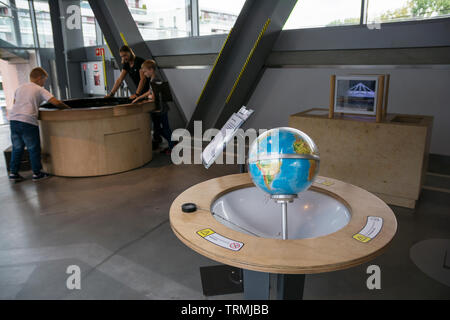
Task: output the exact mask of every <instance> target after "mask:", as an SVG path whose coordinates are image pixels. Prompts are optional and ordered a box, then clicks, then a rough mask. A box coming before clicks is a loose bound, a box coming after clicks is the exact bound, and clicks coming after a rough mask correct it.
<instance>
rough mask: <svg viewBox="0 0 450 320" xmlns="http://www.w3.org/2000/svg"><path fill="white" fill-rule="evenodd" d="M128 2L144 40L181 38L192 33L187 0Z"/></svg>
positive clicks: (140, 0) (128, 0)
mask: <svg viewBox="0 0 450 320" xmlns="http://www.w3.org/2000/svg"><path fill="white" fill-rule="evenodd" d="M126 2H127V4H128V8H129V9H130V13H131V15H132V16H133V19H134V21H136V25H137V27H138V29H139V31H140V32H141V35H142V38H143V39H144V40H158V39H170V38H181V37H189V36H190V35H191V34H192V33H191V20H190V14H189V7H188V6H187V5H186V1H185V0H170V1H167V0H134V1H133V0H127V1H126ZM172 22H173V23H172Z"/></svg>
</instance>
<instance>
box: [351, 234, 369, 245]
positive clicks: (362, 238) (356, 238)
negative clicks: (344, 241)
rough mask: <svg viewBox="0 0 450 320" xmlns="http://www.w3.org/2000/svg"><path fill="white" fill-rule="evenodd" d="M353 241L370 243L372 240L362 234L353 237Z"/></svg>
mask: <svg viewBox="0 0 450 320" xmlns="http://www.w3.org/2000/svg"><path fill="white" fill-rule="evenodd" d="M353 239H355V240H358V241H361V242H364V243H366V242H369V241H370V240H372V239H371V238H369V237H366V236H363V235H362V234H359V233H358V234H355V235H354V236H353Z"/></svg>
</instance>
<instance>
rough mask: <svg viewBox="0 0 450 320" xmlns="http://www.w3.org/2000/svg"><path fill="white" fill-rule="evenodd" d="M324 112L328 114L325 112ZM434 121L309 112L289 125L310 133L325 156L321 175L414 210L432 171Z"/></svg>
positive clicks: (293, 117)
mask: <svg viewBox="0 0 450 320" xmlns="http://www.w3.org/2000/svg"><path fill="white" fill-rule="evenodd" d="M322 110H323V111H322ZM432 124H433V117H430V116H422V115H399V114H389V115H387V117H386V119H385V120H383V121H382V122H380V123H376V122H375V119H373V120H372V119H368V118H364V117H358V116H343V117H341V116H339V115H336V116H335V117H334V119H328V109H310V110H307V111H305V112H301V113H298V114H295V115H292V116H290V118H289V126H290V127H293V128H296V129H299V130H301V131H303V132H305V133H306V134H308V135H309V136H310V137H311V138H312V139H313V140H314V142H315V143H316V144H317V146H318V148H319V152H320V174H321V175H325V176H327V177H331V178H335V179H339V180H342V181H345V182H348V183H351V184H354V185H357V186H359V187H362V188H364V189H366V190H368V191H370V192H373V193H375V194H376V195H377V196H379V197H380V198H381V199H383V200H384V201H385V202H387V203H389V204H392V205H397V206H402V207H407V208H414V207H415V204H416V201H417V200H418V199H419V195H420V190H421V187H422V184H423V180H424V176H425V173H426V168H427V159H428V153H429V148H430V140H431V128H432Z"/></svg>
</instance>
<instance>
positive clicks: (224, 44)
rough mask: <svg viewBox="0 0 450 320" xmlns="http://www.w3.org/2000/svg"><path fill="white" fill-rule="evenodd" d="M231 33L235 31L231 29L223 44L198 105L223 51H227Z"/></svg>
mask: <svg viewBox="0 0 450 320" xmlns="http://www.w3.org/2000/svg"><path fill="white" fill-rule="evenodd" d="M231 32H233V29H231V30H230V32H229V33H228V36H227V38H226V39H225V42H224V43H223V45H222V48H221V49H220V51H219V54H218V55H217V58H216V61H215V62H214V64H213V67H212V70H211V73H210V74H209V76H208V79H207V80H206V82H205V85H204V86H203V90H202V92H201V93H200V96H199V97H198V99H197V105H198V103H199V102H200V99H201V98H202V96H203V93H204V92H205V89H206V86H207V85H208V82H209V80H210V79H211V77H212V74H213V72H214V69H215V68H216V65H217V63H218V62H219V59H220V57H221V55H222V51H223V49H225V46H226V44H227V42H228V39H229V38H230V35H231Z"/></svg>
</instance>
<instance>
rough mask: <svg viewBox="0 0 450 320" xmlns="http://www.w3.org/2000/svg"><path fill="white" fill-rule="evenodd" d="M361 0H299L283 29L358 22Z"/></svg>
mask: <svg viewBox="0 0 450 320" xmlns="http://www.w3.org/2000/svg"><path fill="white" fill-rule="evenodd" d="M361 3H362V1H361V0H339V1H336V0H299V1H298V2H297V5H296V6H295V8H294V10H292V13H291V15H290V17H289V19H288V21H287V22H286V24H285V26H284V28H283V29H284V30H287V29H301V28H316V27H328V26H341V25H352V24H359V23H360V19H361Z"/></svg>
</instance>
